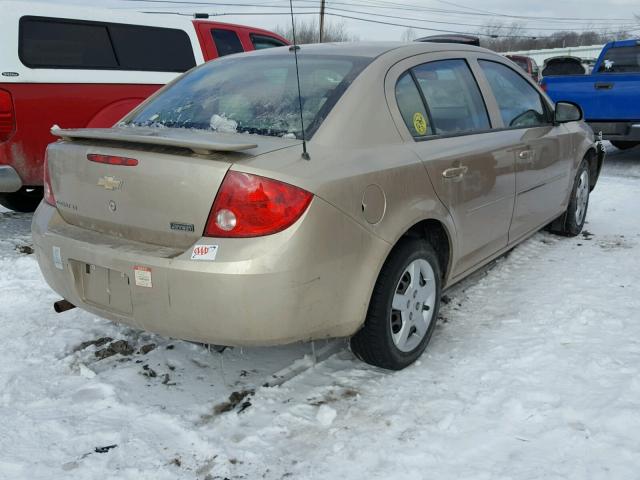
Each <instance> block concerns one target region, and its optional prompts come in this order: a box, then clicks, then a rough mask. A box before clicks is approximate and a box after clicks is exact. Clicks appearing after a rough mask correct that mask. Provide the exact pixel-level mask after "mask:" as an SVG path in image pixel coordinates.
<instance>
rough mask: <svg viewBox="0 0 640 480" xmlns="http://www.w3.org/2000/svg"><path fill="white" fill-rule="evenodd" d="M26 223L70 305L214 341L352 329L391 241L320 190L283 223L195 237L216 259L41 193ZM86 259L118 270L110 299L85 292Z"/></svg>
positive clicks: (294, 337) (258, 340)
mask: <svg viewBox="0 0 640 480" xmlns="http://www.w3.org/2000/svg"><path fill="white" fill-rule="evenodd" d="M32 232H33V239H34V246H35V250H36V254H37V258H38V262H39V264H40V268H41V270H42V273H43V275H44V277H45V279H46V281H47V282H48V283H49V285H50V286H51V287H52V288H53V289H54V290H55V291H56V292H57V293H58V294H60V295H61V296H62V297H64V298H65V299H67V300H69V301H70V302H72V303H73V304H75V305H76V306H78V307H81V308H82V309H84V310H87V311H90V312H92V313H95V314H97V315H99V316H102V317H105V318H108V319H111V320H114V321H117V322H122V323H125V324H129V325H132V326H134V327H137V328H141V329H144V330H149V331H153V332H156V333H159V334H162V335H166V336H171V337H176V338H181V339H186V340H192V341H198V342H204V343H214V344H221V345H276V344H285V343H290V342H294V341H299V340H311V339H319V338H328V337H340V336H348V335H351V334H353V333H354V332H355V331H357V329H358V328H359V327H360V326H361V325H362V323H363V321H364V318H365V315H366V310H367V307H368V303H369V298H370V295H371V291H372V289H373V283H374V282H375V279H376V277H377V274H378V271H379V270H378V269H379V268H380V265H381V263H382V261H383V259H384V258H385V255H386V252H387V251H388V248H389V246H388V244H386V243H385V242H383V241H382V240H380V239H378V238H377V237H374V236H372V235H371V234H370V233H368V232H366V231H365V230H364V229H362V228H361V227H360V226H359V225H357V224H356V223H355V222H354V221H353V220H351V219H349V218H347V217H345V216H344V215H343V214H342V213H341V212H339V211H338V210H336V209H335V208H334V207H332V206H330V205H329V204H327V203H325V202H323V201H322V200H320V199H318V198H315V199H314V201H313V202H312V203H311V206H310V207H309V210H308V211H307V212H306V213H305V215H303V217H302V218H301V219H300V220H298V222H296V224H295V225H293V226H292V227H290V228H289V229H287V230H285V231H284V232H280V233H278V234H275V235H271V236H268V237H262V238H253V239H221V238H218V239H214V238H203V239H201V240H199V241H198V242H196V245H206V244H217V245H219V248H218V254H217V256H216V259H215V261H195V260H191V251H192V249H191V248H189V249H188V250H187V251H186V252H185V251H178V250H172V249H170V248H163V247H156V246H152V245H148V244H138V243H134V242H131V241H126V240H123V239H119V238H115V237H109V236H106V235H103V234H100V233H97V232H93V231H90V230H86V229H82V228H79V227H75V226H72V225H69V224H67V223H65V222H64V220H63V219H62V217H61V216H60V215H59V214H58V212H57V210H56V209H55V208H53V207H51V206H49V205H47V204H45V203H44V202H43V203H42V204H41V205H40V207H39V208H38V210H37V211H36V213H35V215H34V220H33V226H32ZM333 232H340V237H339V238H336V237H335V235H334V233H333ZM54 251H57V252H58V254H57V258H56V254H54ZM56 263H57V265H56ZM91 265H95V266H96V270H98V271H103V269H109V275H111V276H112V277H113V278H115V280H114V282H116V283H117V288H113V287H112V286H111V287H109V288H110V289H111V290H116V292H111V295H112V297H114V298H112V299H110V300H109V301H108V303H109V305H106V304H105V303H107V302H104V303H96V302H94V301H91V300H90V299H89V295H88V292H87V288H88V287H87V285H86V284H85V281H86V282H90V281H89V280H86V276H85V275H84V274H83V272H85V271H86V270H87V269H88V270H90V269H91V267H90V266H91ZM136 266H142V267H144V268H145V269H148V270H149V271H150V276H151V286H150V287H148V286H142V285H137V284H136V281H135V271H134V268H135V267H136ZM125 277H127V278H128V279H129V285H128V286H127V285H126V278H125ZM123 278H125V280H124V286H123V281H122V279H123ZM109 281H111V280H109ZM110 285H111V284H110ZM95 287H96V286H95V285H93V286H91V287H90V288H89V290H93V291H94V293H95V290H96V288H95ZM111 300H113V302H112V301H111Z"/></svg>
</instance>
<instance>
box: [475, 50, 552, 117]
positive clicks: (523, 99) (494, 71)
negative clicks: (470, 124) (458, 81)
mask: <svg viewBox="0 0 640 480" xmlns="http://www.w3.org/2000/svg"><path fill="white" fill-rule="evenodd" d="M478 63H479V64H480V67H481V68H482V70H483V71H484V74H485V75H486V77H487V81H488V82H489V85H490V86H491V91H492V92H493V95H494V96H495V98H496V101H497V102H498V108H500V115H501V116H502V121H503V122H504V126H505V127H507V128H525V127H536V126H540V125H546V124H548V123H550V119H549V114H548V111H547V109H546V108H545V106H544V102H543V101H542V96H541V95H540V94H539V93H538V91H537V90H536V89H535V88H534V87H533V86H531V84H529V82H527V81H526V80H525V79H524V78H523V77H522V76H521V75H520V74H518V73H516V72H515V71H514V70H512V69H510V68H509V67H507V66H505V65H502V64H500V63H496V62H491V61H489V60H479V61H478Z"/></svg>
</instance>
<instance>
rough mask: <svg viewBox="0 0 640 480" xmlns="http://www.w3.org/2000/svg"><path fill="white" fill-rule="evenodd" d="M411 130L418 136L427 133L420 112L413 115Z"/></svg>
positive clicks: (424, 121)
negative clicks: (413, 129)
mask: <svg viewBox="0 0 640 480" xmlns="http://www.w3.org/2000/svg"><path fill="white" fill-rule="evenodd" d="M413 128H415V129H416V132H418V135H424V134H426V133H427V120H426V119H425V118H424V115H422V114H421V113H420V112H416V113H414V114H413Z"/></svg>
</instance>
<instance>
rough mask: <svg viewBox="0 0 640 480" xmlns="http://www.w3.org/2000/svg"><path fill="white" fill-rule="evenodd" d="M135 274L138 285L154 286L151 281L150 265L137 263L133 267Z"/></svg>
mask: <svg viewBox="0 0 640 480" xmlns="http://www.w3.org/2000/svg"><path fill="white" fill-rule="evenodd" d="M133 276H134V278H135V281H136V285H137V286H138V287H146V288H151V287H153V283H152V282H151V269H150V268H149V267H141V266H139V265H136V266H135V267H133Z"/></svg>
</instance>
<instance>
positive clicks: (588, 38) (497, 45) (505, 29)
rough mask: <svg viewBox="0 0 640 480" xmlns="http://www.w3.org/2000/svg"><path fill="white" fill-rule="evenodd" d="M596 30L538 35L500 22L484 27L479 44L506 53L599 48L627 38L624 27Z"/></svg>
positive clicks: (592, 28)
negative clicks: (547, 49)
mask: <svg viewBox="0 0 640 480" xmlns="http://www.w3.org/2000/svg"><path fill="white" fill-rule="evenodd" d="M597 28H598V27H596V26H592V25H587V26H585V27H584V28H583V29H582V30H581V31H573V30H564V31H557V32H553V33H551V34H549V35H544V36H539V35H535V34H529V33H523V30H524V29H523V28H522V27H521V26H519V25H517V24H511V25H504V24H502V23H500V22H492V23H488V24H486V25H485V27H484V29H483V33H484V35H485V36H486V37H487V38H483V39H482V40H481V44H482V46H483V47H487V48H490V49H491V50H495V51H497V52H508V51H514V50H537V49H545V48H567V47H579V46H583V45H599V44H603V43H607V42H610V41H612V40H624V39H626V38H629V32H628V31H627V30H625V29H624V28H618V29H613V30H610V31H605V30H599V31H598V30H597Z"/></svg>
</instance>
